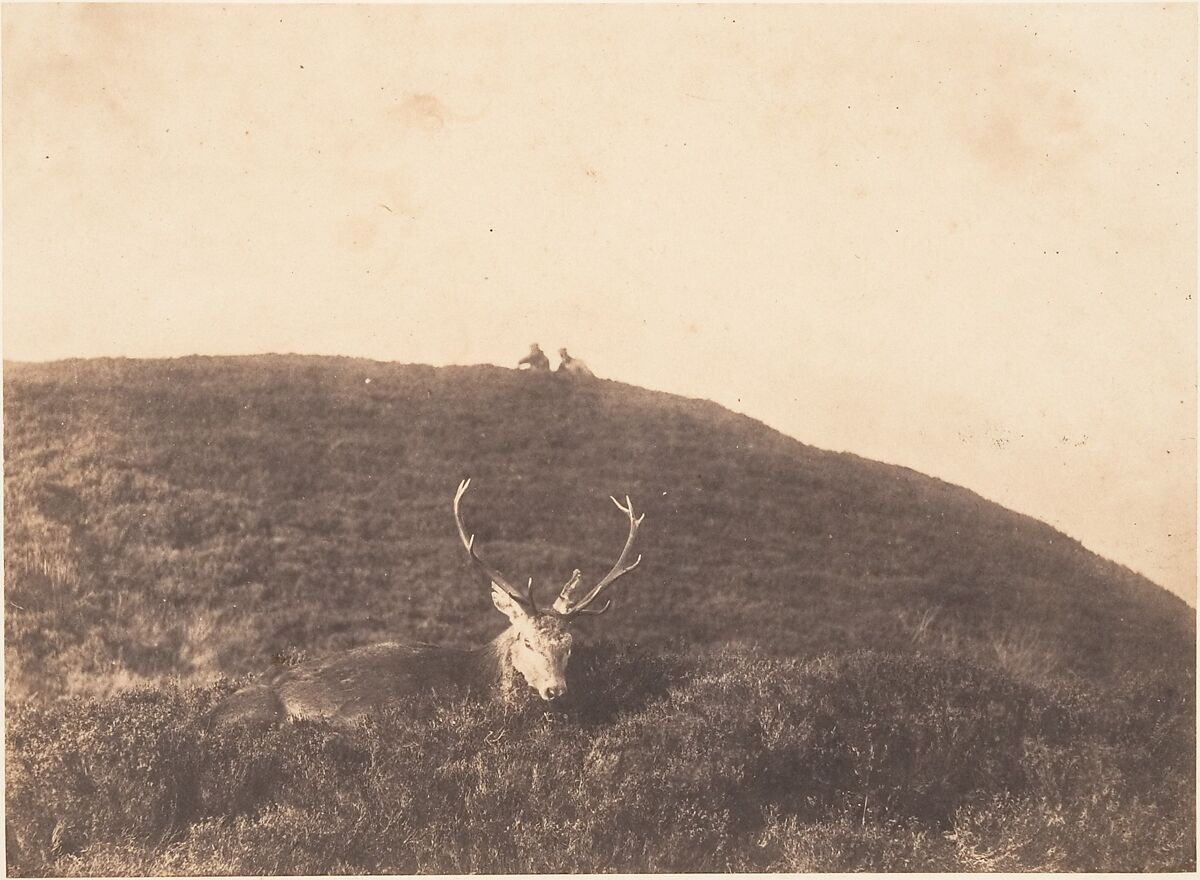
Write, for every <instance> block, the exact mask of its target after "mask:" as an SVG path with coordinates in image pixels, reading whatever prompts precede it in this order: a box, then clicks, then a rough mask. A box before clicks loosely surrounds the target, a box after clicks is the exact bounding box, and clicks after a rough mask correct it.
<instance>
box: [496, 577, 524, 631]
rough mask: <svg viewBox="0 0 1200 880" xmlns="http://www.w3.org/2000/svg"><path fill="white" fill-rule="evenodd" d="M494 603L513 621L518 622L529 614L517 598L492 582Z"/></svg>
mask: <svg viewBox="0 0 1200 880" xmlns="http://www.w3.org/2000/svg"><path fill="white" fill-rule="evenodd" d="M492 604H493V605H495V606H496V610H497V611H499V612H500V613H501V614H503V615H504V616H505V617H507V618H508V619H509V620H510V621H512V622H513V623H516V622H517V621H518V620H519V619H521V618H522V617H527V616H528V615H527V614H526V613H525V609H524V608H522V607H521V605H520V603H518V602H517V600H516V599H514V598H513V597H512V596H510V595H508V593H506V592H504V590H502V589H500V588H499V587H498V586H496V585H495V584H492Z"/></svg>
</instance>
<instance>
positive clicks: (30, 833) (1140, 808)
mask: <svg viewBox="0 0 1200 880" xmlns="http://www.w3.org/2000/svg"><path fill="white" fill-rule="evenodd" d="M580 655H581V656H580V657H579V658H578V660H579V662H578V664H577V666H576V668H575V675H574V678H575V682H574V685H575V687H574V693H575V694H576V695H581V694H586V695H588V698H587V699H586V700H585V699H583V698H582V697H579V696H577V701H576V702H575V703H573V704H568V705H567V706H566V707H565V708H564V710H563V711H561V712H557V713H554V714H547V713H545V712H544V711H543V710H542V708H541V707H540V705H535V704H533V703H531V704H530V705H529V706H526V707H524V708H521V709H516V710H504V709H502V708H501V707H499V706H498V705H496V704H491V703H482V704H481V703H472V702H466V701H463V700H461V699H457V698H455V697H453V696H452V695H443V697H441V698H438V697H434V696H432V695H426V696H424V697H422V698H419V699H417V700H414V701H413V702H412V703H411V704H410V705H408V706H406V707H404V709H403V710H401V709H399V708H397V709H393V710H390V711H387V712H384V713H381V714H380V715H379V716H377V717H373V718H371V719H369V720H368V721H366V722H365V723H363V724H361V725H359V726H356V727H353V728H341V727H336V726H332V725H328V724H325V723H317V722H306V723H295V724H288V725H283V726H274V727H271V726H260V727H253V728H214V727H212V726H211V725H210V724H209V722H208V715H209V712H210V710H211V707H212V706H213V705H214V703H215V701H216V700H217V699H219V698H220V696H222V695H223V694H224V693H227V692H228V691H229V687H230V686H229V685H223V686H220V687H215V688H182V689H174V688H171V689H160V690H141V691H131V692H128V693H124V694H121V695H119V696H116V697H112V698H108V699H87V700H75V701H71V702H69V703H64V704H60V705H56V706H53V707H42V708H30V709H19V710H18V711H17V712H15V713H14V715H13V717H12V718H10V734H9V744H8V748H9V771H8V772H9V789H8V814H9V847H10V848H9V869H10V871H12V872H16V873H20V874H125V873H131V872H136V873H154V874H196V873H199V874H226V873H242V874H259V873H268V874H276V873H289V874H291V873H328V872H338V873H342V872H354V873H358V872H400V873H407V872H439V873H457V872H479V871H488V872H512V871H519V872H573V871H595V872H602V871H608V870H622V871H724V870H731V869H732V870H860V869H870V870H906V869H907V870H911V869H917V868H921V869H945V870H976V869H987V870H996V869H1012V870H1018V869H1030V868H1041V869H1045V870H1100V869H1104V870H1148V869H1152V870H1180V869H1184V868H1186V867H1187V866H1189V865H1191V864H1192V863H1193V862H1194V853H1193V852H1192V847H1191V838H1190V829H1191V828H1192V827H1194V815H1193V814H1192V813H1191V812H1189V810H1188V809H1187V808H1186V807H1185V808H1184V811H1183V812H1182V813H1180V812H1177V811H1176V810H1177V807H1178V805H1179V804H1181V803H1182V801H1179V800H1176V798H1177V797H1178V796H1179V795H1181V794H1183V793H1184V790H1186V789H1187V785H1186V783H1185V781H1184V780H1186V778H1187V774H1188V772H1189V770H1190V767H1189V762H1188V753H1187V752H1186V751H1184V750H1183V749H1182V748H1173V749H1170V750H1169V751H1168V752H1166V753H1155V749H1156V748H1157V746H1156V745H1155V743H1156V742H1158V743H1161V742H1162V741H1163V738H1164V737H1167V738H1170V737H1175V738H1178V739H1179V745H1180V746H1183V745H1186V744H1188V743H1190V742H1193V740H1191V739H1190V737H1191V731H1190V730H1189V729H1187V728H1186V727H1185V726H1184V725H1182V724H1181V723H1179V722H1178V721H1174V722H1167V725H1168V727H1169V729H1168V730H1163V729H1161V724H1162V723H1163V722H1164V718H1165V717H1166V716H1165V715H1163V713H1161V712H1160V713H1159V716H1158V717H1152V716H1148V715H1146V714H1145V713H1144V712H1143V709H1144V708H1145V706H1144V705H1139V703H1138V702H1137V700H1136V699H1134V698H1133V695H1132V694H1130V698H1129V700H1127V701H1125V702H1121V703H1119V704H1105V703H1102V702H1100V701H1096V700H1094V699H1091V698H1090V697H1089V695H1087V694H1082V693H1075V692H1066V691H1058V692H1051V691H1046V690H1042V689H1038V688H1033V687H1030V686H1028V685H1024V684H1020V683H1018V682H1016V681H1014V680H1012V679H1011V678H1008V677H1006V676H1004V675H1003V674H1000V673H996V672H988V671H985V670H983V669H979V668H974V667H970V666H965V665H963V664H961V663H956V662H951V661H949V660H946V659H939V658H934V657H928V656H918V655H907V656H906V655H888V654H879V653H874V652H857V653H853V654H848V655H842V656H825V657H821V658H818V659H815V660H812V661H809V662H799V661H791V660H763V659H754V658H752V657H751V656H750V655H748V654H746V653H744V652H721V653H716V654H709V655H705V656H703V657H695V656H687V655H683V654H678V653H667V654H662V655H649V654H646V653H645V652H642V651H633V650H630V649H620V648H611V647H604V646H601V647H599V648H594V649H588V650H583V651H581V652H580ZM1097 713H1099V714H1097ZM1175 717H1176V719H1178V715H1176V716H1175ZM1156 730H1157V731H1158V732H1157V733H1155V731H1156ZM1164 758H1165V759H1164Z"/></svg>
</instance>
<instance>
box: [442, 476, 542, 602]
mask: <svg viewBox="0 0 1200 880" xmlns="http://www.w3.org/2000/svg"><path fill="white" fill-rule="evenodd" d="M470 486H471V480H470V479H469V478H468V479H466V480H463V481H462V482H461V483H459V484H458V491H457V492H455V493H454V524H455V525H456V526H458V536H459V537H460V538H462V542H463V546H464V547H466V548H467V553H468V555H469V556H470V557H471V561H472V562H473V563H475V567H476V568H478V569H479V570H480V571H481V572H483V573H484V574H485V575H487V577H488V578H489V579H490V580H491V582H492V583H493V584H495V585H496V586H497V587H499V588H500V589H502V590H503V591H504V592H506V593H508V595H509V596H511V597H512V598H513V599H514V600H515V601H516V602H518V603H519V604H520V605H522V606H524V607H525V608H526V609H528V610H530V611H536V610H537V604H536V603H535V602H534V601H533V578H530V579H529V586H528V588H527V589H526V591H525V592H521V591H520V590H518V589H517V588H516V587H514V586H513V585H512V584H510V583H509V582H508V581H507V580H505V578H504V575H502V574H500V572H498V571H496V569H494V568H492V567H491V566H490V565H488V564H487V563H486V562H484V561H483V560H482V559H480V558H479V554H478V553H476V552H475V536H474V535H471V536H470V537H467V529H466V527H465V526H464V525H463V521H462V513H461V512H460V511H459V509H458V503H459V502H460V501H462V497H463V495H465V494H466V493H467V489H468V488H470Z"/></svg>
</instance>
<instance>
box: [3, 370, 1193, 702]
mask: <svg viewBox="0 0 1200 880" xmlns="http://www.w3.org/2000/svg"><path fill="white" fill-rule="evenodd" d="M4 400H5V415H6V418H5V455H6V475H5V510H6V516H5V538H6V541H5V562H6V569H7V578H6V595H7V599H8V603H7V607H6V609H5V612H6V613H5V625H6V635H7V644H6V652H7V655H6V658H7V662H8V670H9V673H8V696H9V698H10V699H11V698H13V697H14V696H29V695H33V694H38V695H42V696H54V695H56V694H62V693H66V692H103V691H105V690H107V689H108V688H110V687H113V686H115V685H120V684H124V683H129V682H137V681H140V680H147V679H149V680H158V679H160V678H162V677H164V676H178V677H180V678H183V679H185V680H200V679H211V678H212V677H214V676H216V675H218V674H227V675H241V674H243V673H246V672H250V671H256V670H259V669H262V668H263V667H265V666H266V665H267V664H269V663H270V662H271V658H272V657H274V656H276V655H278V654H280V653H281V652H287V651H290V650H294V649H301V650H304V651H306V652H308V653H310V654H319V653H322V652H325V651H328V650H332V649H337V648H342V647H348V646H351V645H355V644H362V643H367V642H371V641H374V640H381V639H385V638H397V639H422V640H428V641H447V642H453V643H456V644H469V643H477V642H479V641H481V640H483V639H484V638H486V637H489V636H490V635H492V634H494V633H495V632H496V631H498V629H499V627H500V623H501V619H500V618H499V617H498V616H497V615H495V613H494V612H492V611H491V607H490V603H489V602H488V601H487V598H486V595H485V591H484V590H483V589H482V585H481V584H480V583H479V582H478V579H477V577H476V576H474V575H473V574H472V573H471V571H470V570H469V568H468V567H467V566H466V565H465V560H464V554H463V553H462V549H461V547H460V546H459V544H458V542H457V538H456V535H455V533H454V527H453V520H452V518H451V512H450V501H451V498H452V495H453V491H454V488H455V486H456V485H457V483H458V481H459V480H460V479H461V478H462V477H464V476H468V475H469V476H472V477H473V478H474V479H475V484H474V488H473V489H472V492H471V494H470V496H468V500H467V503H466V505H465V508H466V515H467V519H468V522H469V524H470V526H471V527H472V528H473V529H474V530H475V531H477V533H478V537H479V541H480V544H481V546H482V548H483V551H484V554H485V556H486V557H488V558H489V560H490V561H492V562H493V563H494V564H495V565H496V566H497V567H499V568H500V569H501V570H502V571H504V572H506V573H507V574H509V575H510V576H511V577H512V578H513V579H522V578H525V577H527V576H532V577H533V578H534V583H535V585H536V587H537V588H538V589H539V590H540V595H542V596H545V597H547V598H548V597H550V596H552V595H553V591H554V590H556V589H557V587H558V585H560V584H561V583H562V581H563V580H564V579H565V578H566V576H567V575H568V574H569V573H570V571H571V569H572V568H574V567H576V566H578V567H579V568H581V569H583V571H584V574H585V577H598V576H599V575H600V574H602V573H603V572H604V571H605V570H607V567H608V565H609V564H611V562H612V560H613V559H614V558H615V555H616V553H617V551H618V550H619V548H620V546H621V542H622V540H623V539H624V529H625V525H624V523H623V521H622V519H621V516H620V515H619V513H618V512H617V511H615V510H614V509H613V508H612V505H611V503H610V502H609V501H608V498H607V496H608V495H609V494H616V495H625V494H628V495H630V496H631V497H632V499H633V501H634V504H635V505H636V507H637V508H638V509H640V510H644V511H645V512H646V521H645V524H644V526H643V529H642V533H641V536H640V538H639V541H640V549H641V551H642V552H643V553H644V561H643V563H642V565H641V567H640V568H639V570H638V571H637V572H636V573H635V574H632V575H629V576H628V577H627V578H625V579H624V580H623V581H622V582H621V584H620V585H619V587H618V588H617V589H615V590H614V592H615V593H616V594H617V606H618V607H617V608H616V609H615V610H614V611H612V612H611V613H609V614H608V615H606V616H605V617H603V618H598V619H596V620H595V621H594V622H592V623H590V624H589V626H590V628H591V631H592V633H593V634H596V635H603V636H605V637H606V638H610V639H616V640H624V641H636V642H639V643H641V644H642V645H643V646H649V645H655V644H660V643H663V642H665V641H674V642H678V643H682V644H685V645H688V646H713V645H717V644H723V643H727V642H736V643H741V644H742V645H744V646H745V647H747V648H749V649H752V650H756V651H758V652H761V653H762V654H764V655H776V656H781V657H783V656H794V657H801V658H803V657H808V656H813V655H816V654H818V653H821V652H826V651H845V650H850V649H856V648H871V649H880V650H889V651H911V650H914V649H919V650H923V651H945V652H950V653H959V654H963V655H968V656H970V657H971V658H972V659H974V660H975V661H977V662H982V663H985V664H988V663H992V662H996V663H999V664H1001V665H1003V666H1005V667H1006V668H1007V669H1008V671H1010V672H1013V673H1014V674H1017V675H1018V676H1019V677H1020V676H1025V677H1030V678H1046V677H1051V678H1055V677H1062V676H1067V677H1070V676H1079V677H1082V678H1085V679H1087V680H1089V681H1091V682H1093V683H1095V684H1097V685H1100V686H1104V685H1105V683H1108V682H1111V681H1114V680H1115V678H1116V677H1117V676H1122V677H1128V676H1131V675H1132V676H1137V675H1139V674H1141V673H1143V672H1144V673H1151V672H1154V673H1157V674H1160V675H1161V674H1166V675H1167V676H1168V677H1170V678H1172V679H1174V678H1175V676H1176V675H1177V674H1178V675H1179V676H1183V677H1182V678H1179V679H1176V680H1178V681H1180V682H1185V681H1186V680H1187V679H1188V672H1187V671H1188V670H1189V669H1190V668H1191V667H1192V666H1193V663H1194V643H1195V627H1194V622H1193V617H1192V614H1191V612H1190V610H1189V609H1188V608H1187V606H1186V605H1185V604H1184V603H1183V602H1182V601H1180V600H1179V599H1177V598H1175V597H1173V596H1172V595H1170V594H1169V593H1167V592H1166V591H1165V590H1162V589H1160V588H1159V587H1157V586H1155V585H1154V584H1152V583H1150V582H1149V581H1147V580H1145V579H1144V578H1141V577H1139V576H1137V575H1135V574H1133V573H1131V572H1129V571H1128V570H1126V569H1124V568H1122V567H1120V566H1118V565H1115V564H1113V563H1110V562H1108V561H1106V560H1104V559H1101V558H1099V557H1097V556H1095V555H1094V554H1092V553H1090V552H1088V551H1087V550H1085V549H1084V548H1082V547H1081V546H1080V545H1079V544H1078V543H1076V542H1075V541H1072V540H1071V539H1069V538H1067V537H1065V536H1064V535H1062V534H1060V533H1059V532H1057V531H1055V530H1054V529H1052V528H1050V527H1048V526H1046V525H1044V524H1042V523H1039V522H1037V521H1035V520H1032V519H1030V518H1028V517H1024V516H1021V515H1018V514H1015V513H1012V512H1010V511H1008V510H1005V509H1003V508H1001V507H999V506H997V505H995V504H992V503H990V502H987V501H985V500H983V499H981V498H979V497H978V496H976V495H975V494H973V493H971V492H969V491H966V490H964V489H961V488H958V487H955V486H952V485H948V484H946V483H943V482H941V481H938V480H935V479H931V478H929V477H926V476H923V475H921V474H918V473H915V472H913V471H910V470H907V469H904V468H900V467H893V466H888V465H883V464H879V463H876V462H872V461H867V460H864V459H861V458H858V457H855V456H853V455H847V454H835V453H830V452H824V451H821V450H818V449H814V448H812V447H809V446H806V445H804V444H802V443H799V442H797V441H795V440H792V439H790V438H787V437H785V436H783V435H781V434H779V433H777V432H775V431H773V430H771V429H769V428H767V427H765V426H764V425H762V424H760V423H758V422H755V421H754V420H752V419H749V418H746V417H743V416H739V415H736V414H733V413H730V412H728V411H727V410H724V409H722V408H721V407H718V406H716V405H714V404H712V403H708V402H705V401H697V400H688V399H683V398H679V397H675V396H672V395H667V394H662V393H657V392H651V391H646V390H643V389H639V388H636V387H631V386H627V385H622V384H619V383H615V382H608V381H598V382H595V383H591V384H586V385H582V384H571V383H565V382H562V381H560V380H558V379H557V377H555V376H541V375H527V374H518V373H516V372H514V371H510V370H504V369H499V368H494V367H482V366H481V367H447V368H440V369H435V368H431V367H425V366H406V365H397V364H386V363H377V362H370V361H362V360H350V359H342V358H314V357H298V356H262V357H254V358H184V359H179V360H170V361H129V360H95V361H67V362H59V363H53V364H44V365H31V364H10V365H6V375H5V387H4ZM1184 686H1185V687H1186V685H1184ZM1185 693H1186V690H1185Z"/></svg>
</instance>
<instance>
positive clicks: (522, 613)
mask: <svg viewBox="0 0 1200 880" xmlns="http://www.w3.org/2000/svg"><path fill="white" fill-rule="evenodd" d="M470 485H471V481H470V480H469V479H467V480H463V481H462V482H461V483H460V484H459V486H458V491H457V492H456V493H455V495H454V522H455V525H456V526H457V527H458V536H459V538H460V540H461V541H462V544H463V547H464V548H465V549H466V551H467V556H468V558H469V559H470V562H471V564H472V565H474V566H475V568H476V569H478V570H479V571H480V572H481V573H482V574H483V575H484V576H485V577H486V578H487V580H488V582H489V583H490V584H491V597H492V603H493V604H494V605H495V606H496V609H497V610H498V611H499V612H500V613H501V614H503V615H504V616H505V617H507V618H508V624H509V625H508V627H507V628H506V629H505V630H504V631H503V632H502V633H500V634H499V635H498V636H496V637H495V638H494V639H492V641H491V642H489V643H488V644H486V645H484V646H482V647H479V648H475V649H470V650H463V649H458V648H452V647H447V646H440V645H423V644H417V645H411V644H400V643H397V642H385V643H383V644H378V645H370V646H366V647H362V648H355V649H352V650H349V651H343V652H341V653H338V654H334V655H332V656H330V657H325V658H323V659H320V660H313V661H310V662H304V663H300V664H298V665H295V666H291V667H286V668H282V669H278V670H275V671H272V672H269V673H267V674H266V675H265V676H263V677H262V678H261V679H260V680H259V681H258V682H256V683H254V684H251V685H249V686H247V687H245V688H242V689H241V690H240V691H237V692H236V693H234V694H232V695H230V696H229V697H227V698H226V699H225V701H224V702H223V703H221V704H220V705H219V706H218V707H217V711H216V719H217V721H218V722H220V723H230V722H246V721H283V720H287V719H298V718H325V719H331V720H339V721H354V720H356V719H358V718H361V717H362V716H364V715H366V714H367V713H369V712H371V711H372V710H375V709H378V708H380V707H382V706H385V705H388V704H391V703H395V702H397V701H399V700H400V699H402V698H403V697H404V696H405V695H407V694H412V693H415V692H417V691H419V690H422V689H426V690H442V689H445V690H460V691H465V692H473V693H477V694H486V693H494V694H497V695H499V697H500V698H501V699H502V700H503V701H505V702H507V703H514V702H517V701H519V700H520V699H521V698H522V697H523V696H524V695H525V694H527V693H529V689H532V690H533V691H535V692H536V693H537V695H538V696H539V697H541V698H542V699H543V700H545V701H547V702H551V701H554V700H557V699H559V698H561V697H562V696H563V695H564V694H566V692H567V677H566V673H567V661H568V659H569V658H570V656H571V641H572V636H571V631H570V625H571V623H572V621H574V620H576V619H578V617H579V616H581V615H585V614H603V613H604V612H605V611H607V610H608V609H609V608H610V607H611V605H612V600H611V599H606V600H605V601H604V603H603V604H602V605H599V606H597V604H596V603H597V601H598V600H599V599H600V597H601V595H603V593H604V591H605V590H607V589H608V588H609V587H610V586H612V584H613V582H614V581H616V580H617V578H619V577H621V576H622V575H624V574H627V573H629V572H630V571H632V570H633V569H634V568H636V567H637V565H638V563H639V562H641V561H642V557H641V555H639V556H638V557H637V558H636V559H634V560H633V561H632V562H630V561H629V554H630V550H631V549H632V548H633V541H634V538H635V537H636V536H637V531H638V526H639V525H641V522H642V520H643V519H644V518H645V514H644V513H643V514H642V515H641V516H635V515H634V513H633V504H632V502H630V500H629V496H628V495H627V496H625V503H624V504H621V502H620V501H618V500H617V499H616V498H612V502H613V504H615V505H617V507H618V508H619V509H620V510H621V511H622V512H623V513H624V514H625V515H626V516H627V517H628V520H629V537H628V538H627V539H626V541H625V547H624V549H622V550H621V555H620V556H619V557H618V558H617V561H616V563H615V564H614V565H613V567H612V568H611V569H610V570H609V572H608V574H606V575H605V576H604V577H603V578H601V579H600V581H599V582H598V583H597V584H596V585H595V586H594V587H592V588H591V589H589V590H587V591H586V592H583V591H581V590H580V586H579V585H580V582H581V580H582V574H581V572H580V571H579V569H575V571H574V572H572V574H571V577H570V578H569V579H568V580H567V582H566V583H565V584H563V586H562V588H561V589H560V590H559V592H558V597H557V598H556V599H555V600H554V602H553V604H552V605H551V606H550V607H549V608H540V607H538V605H537V602H536V601H535V599H534V595H533V579H532V578H530V579H529V583H528V585H527V586H526V587H525V589H518V588H517V587H515V586H513V584H512V583H511V582H510V581H509V580H508V579H507V578H505V577H504V575H502V574H500V572H498V571H497V570H496V569H494V568H493V567H492V566H490V565H488V564H487V563H486V562H484V561H483V559H482V558H481V557H480V556H479V553H478V551H477V548H476V543H475V536H474V535H473V534H469V533H468V531H467V528H466V526H465V525H464V524H463V518H462V512H461V510H460V505H461V502H462V498H463V495H465V494H466V492H467V489H468V488H469V487H470ZM522 682H523V683H524V686H523V685H522Z"/></svg>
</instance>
